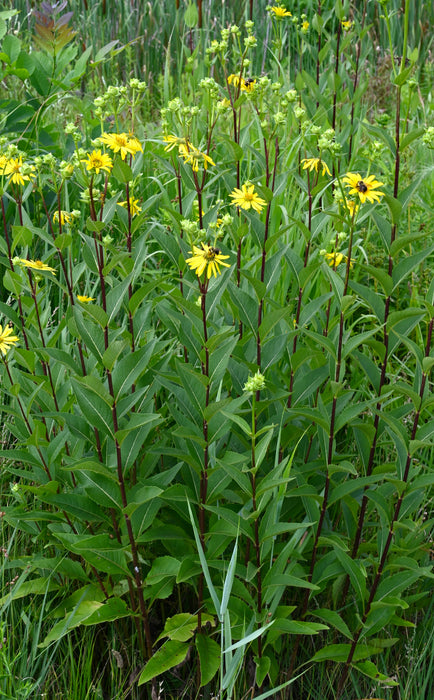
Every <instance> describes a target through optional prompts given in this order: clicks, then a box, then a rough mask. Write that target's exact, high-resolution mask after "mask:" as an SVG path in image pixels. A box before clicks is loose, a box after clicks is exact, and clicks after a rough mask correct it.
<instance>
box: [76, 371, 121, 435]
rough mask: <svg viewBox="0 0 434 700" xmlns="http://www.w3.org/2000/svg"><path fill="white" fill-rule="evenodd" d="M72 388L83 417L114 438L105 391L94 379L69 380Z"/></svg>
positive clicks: (110, 413) (110, 412)
mask: <svg viewBox="0 0 434 700" xmlns="http://www.w3.org/2000/svg"><path fill="white" fill-rule="evenodd" d="M71 384H72V388H73V390H74V393H75V396H76V398H77V403H78V405H79V406H80V409H81V412H82V414H83V417H84V418H85V419H86V420H87V421H88V422H89V423H90V425H93V426H95V427H96V428H97V429H98V430H101V431H102V432H104V434H105V435H109V436H110V437H112V438H114V433H113V416H112V410H111V407H110V405H109V404H108V403H107V400H105V399H107V396H106V394H107V391H106V389H105V387H104V385H103V384H102V383H101V382H99V380H97V379H96V377H89V376H88V377H82V378H81V379H76V378H75V377H72V378H71Z"/></svg>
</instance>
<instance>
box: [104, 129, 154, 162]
mask: <svg viewBox="0 0 434 700" xmlns="http://www.w3.org/2000/svg"><path fill="white" fill-rule="evenodd" d="M98 141H101V142H102V143H104V144H105V145H106V146H108V147H109V148H110V149H111V150H112V151H113V152H114V153H120V154H121V158H122V160H125V158H126V156H127V154H130V155H132V156H135V155H136V153H137V152H138V151H143V148H142V145H141V143H140V141H139V140H138V139H136V137H135V136H128V134H105V133H104V134H101V136H100V137H99V139H98Z"/></svg>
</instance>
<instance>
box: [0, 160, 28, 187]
mask: <svg viewBox="0 0 434 700" xmlns="http://www.w3.org/2000/svg"><path fill="white" fill-rule="evenodd" d="M34 170H35V168H34V166H33V165H29V164H27V163H23V157H22V156H19V158H9V160H6V163H5V164H4V165H3V175H10V176H11V177H10V179H11V180H12V182H13V183H14V184H15V185H24V182H25V181H26V180H30V178H32V177H33V178H34V177H36V175H35V174H34V172H33V171H34Z"/></svg>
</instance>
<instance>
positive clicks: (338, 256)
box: [324, 252, 354, 267]
mask: <svg viewBox="0 0 434 700" xmlns="http://www.w3.org/2000/svg"><path fill="white" fill-rule="evenodd" d="M324 257H325V259H326V260H327V261H328V264H329V265H330V267H338V265H340V264H341V262H344V263H346V262H347V260H348V257H347V256H346V255H344V254H343V253H335V252H333V253H326V254H325V255H324ZM353 264H354V260H350V267H353Z"/></svg>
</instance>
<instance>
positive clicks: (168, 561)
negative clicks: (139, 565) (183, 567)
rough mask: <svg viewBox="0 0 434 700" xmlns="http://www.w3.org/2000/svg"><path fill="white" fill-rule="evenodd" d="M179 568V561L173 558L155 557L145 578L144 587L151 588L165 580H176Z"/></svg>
mask: <svg viewBox="0 0 434 700" xmlns="http://www.w3.org/2000/svg"><path fill="white" fill-rule="evenodd" d="M179 567H180V561H179V560H178V559H175V558H174V557H157V558H156V559H155V560H154V562H153V564H152V567H151V570H150V572H149V574H148V575H147V577H146V585H147V586H153V585H154V584H155V583H160V581H163V579H165V578H168V577H169V578H170V577H174V578H176V576H177V574H178V571H179Z"/></svg>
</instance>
